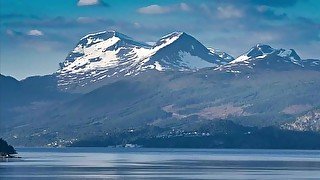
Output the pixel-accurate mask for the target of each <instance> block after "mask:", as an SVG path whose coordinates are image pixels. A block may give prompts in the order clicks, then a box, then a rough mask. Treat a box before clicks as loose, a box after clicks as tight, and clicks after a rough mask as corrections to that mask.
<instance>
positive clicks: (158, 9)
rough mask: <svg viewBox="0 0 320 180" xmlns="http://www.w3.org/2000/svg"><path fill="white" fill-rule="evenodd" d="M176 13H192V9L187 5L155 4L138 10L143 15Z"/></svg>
mask: <svg viewBox="0 0 320 180" xmlns="http://www.w3.org/2000/svg"><path fill="white" fill-rule="evenodd" d="M174 11H175V12H177V11H191V7H190V6H189V5H188V4H186V3H180V4H174V5H171V6H160V5H157V4H153V5H150V6H146V7H142V8H139V9H138V12H139V13H141V14H166V13H170V12H174Z"/></svg>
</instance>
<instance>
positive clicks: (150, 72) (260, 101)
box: [0, 31, 320, 147]
mask: <svg viewBox="0 0 320 180" xmlns="http://www.w3.org/2000/svg"><path fill="white" fill-rule="evenodd" d="M319 77H320V60H318V59H302V58H301V57H300V56H299V55H298V54H297V53H296V52H295V50H293V49H289V50H285V49H275V48H272V47H271V46H269V45H263V44H257V45H256V46H254V47H252V48H251V49H250V50H249V51H248V52H247V53H244V54H242V55H240V56H239V57H237V58H233V57H232V56H230V55H229V54H227V53H225V52H222V51H218V50H216V49H214V48H207V47H205V46H204V45H203V44H201V43H200V42H199V41H198V40H196V39H195V38H194V37H192V36H190V35H188V34H186V33H184V32H173V33H171V34H169V35H166V36H164V37H162V38H160V40H158V41H157V42H156V43H155V44H154V45H148V44H146V43H143V42H139V41H135V40H133V39H132V38H130V37H128V36H126V35H124V34H121V33H119V32H116V31H105V32H100V33H95V34H89V35H87V36H84V37H83V38H81V39H80V41H79V43H78V44H77V45H76V47H75V48H74V49H73V50H72V51H71V52H70V53H69V54H68V56H67V57H66V59H65V60H64V61H63V62H62V63H60V69H59V70H58V71H57V72H55V73H53V74H51V75H47V76H35V77H29V78H27V79H24V80H21V81H17V80H16V79H14V78H12V77H8V76H3V75H1V76H0V84H1V86H0V96H1V100H0V108H1V112H0V113H1V114H0V118H1V127H0V136H1V137H4V138H5V139H6V140H8V141H9V142H10V143H12V144H14V145H29V146H34V145H36V146H38V145H48V146H58V145H71V144H72V143H76V142H80V141H83V140H86V139H88V138H94V137H103V138H102V139H105V138H106V136H107V137H108V138H107V139H109V140H110V138H111V139H112V138H114V137H115V136H121V137H124V136H125V137H126V138H124V139H122V140H119V139H118V140H117V141H116V142H125V141H126V142H129V141H130V142H133V141H135V142H140V141H138V140H137V139H134V140H133V139H130V140H129V139H128V137H131V136H129V135H127V134H126V133H127V132H128V131H130V132H131V131H136V130H139V132H141V133H140V134H139V135H137V136H136V137H138V136H139V137H140V138H154V137H172V133H173V134H175V135H177V136H189V135H190V133H191V134H194V132H196V134H197V136H198V133H201V134H203V133H204V135H205V136H207V134H212V133H214V132H220V133H225V130H227V129H228V130H230V131H228V132H229V133H231V132H236V133H247V131H248V129H250V128H251V127H253V126H254V127H257V128H261V127H270V126H272V127H274V128H277V129H278V130H277V131H276V132H278V131H286V130H290V131H303V132H315V133H319V129H320V121H319V110H320V93H319V89H320V78H319ZM222 121H223V122H230V123H225V124H223V126H221V124H219V122H222ZM212 123H213V124H212ZM215 123H218V124H219V125H217V124H215ZM208 124H210V127H211V128H212V129H210V131H209V130H208V129H207V128H205V127H206V126H207V125H208ZM249 127H250V128H249ZM221 128H223V129H221ZM231 129H232V130H231ZM235 129H237V130H235ZM142 132H143V133H142ZM176 132H179V133H176ZM259 132H260V131H259ZM272 132H274V131H272ZM112 134H113V135H112ZM262 134H263V135H265V134H268V133H265V132H263V133H262ZM111 136H112V137H111ZM215 136H216V135H215ZM218 136H220V135H218ZM307 136H309V134H308V135H307ZM276 137H277V136H274V138H276ZM303 137H305V136H303ZM313 137H314V136H313ZM256 138H258V137H256ZM227 139H228V138H227ZM224 140H226V139H224ZM272 141H273V140H272ZM113 142H115V141H113ZM143 142H145V141H143ZM148 143H150V142H149V140H148ZM228 143H229V142H226V144H228ZM316 143H319V142H316ZM100 144H101V143H100ZM102 144H106V143H102ZM107 144H108V143H107ZM111 144H112V143H111ZM151 144H152V143H151ZM311 144H312V143H311ZM248 146H249V145H248ZM250 146H251V144H250ZM316 146H317V145H316ZM208 147H216V146H208ZM219 147H220V146H219ZM241 147H242V146H241ZM254 147H256V146H254ZM257 147H259V146H257ZM290 147H293V146H290ZM310 147H311V146H310ZM317 147H318V146H317ZM319 147H320V145H319Z"/></svg>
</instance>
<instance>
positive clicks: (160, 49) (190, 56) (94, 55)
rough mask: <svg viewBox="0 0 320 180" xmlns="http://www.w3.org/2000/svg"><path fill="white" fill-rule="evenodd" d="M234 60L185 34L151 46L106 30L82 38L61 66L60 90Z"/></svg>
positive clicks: (178, 33) (167, 36)
mask: <svg viewBox="0 0 320 180" xmlns="http://www.w3.org/2000/svg"><path fill="white" fill-rule="evenodd" d="M224 58H225V59H224ZM231 58H232V57H231V56H229V55H227V54H226V53H223V52H218V53H216V52H214V51H209V50H208V49H207V48H206V47H204V46H203V45H202V44H201V43H200V42H199V41H197V40H196V39H195V38H193V37H192V36H190V35H188V34H186V33H184V32H173V33H171V34H168V35H166V36H163V37H162V38H160V40H158V41H157V42H156V43H155V44H154V45H153V46H151V45H148V44H146V43H143V42H138V41H135V40H133V39H132V38H131V37H128V36H126V35H124V34H121V33H119V32H116V31H103V32H99V33H93V34H88V35H86V36H84V37H83V38H81V39H80V42H79V43H78V44H77V45H76V47H75V48H74V49H73V50H72V51H71V52H70V53H69V55H68V56H67V58H66V59H65V61H64V62H63V63H60V69H59V70H58V71H57V73H58V77H59V87H62V89H68V88H70V86H85V85H87V84H90V83H95V82H97V81H101V80H103V79H105V78H108V77H124V76H131V75H137V74H139V73H141V72H143V71H146V70H148V69H154V70H157V71H165V70H179V71H181V70H194V69H200V68H204V67H217V66H218V65H221V64H225V63H227V62H229V61H231ZM225 61H226V62H225Z"/></svg>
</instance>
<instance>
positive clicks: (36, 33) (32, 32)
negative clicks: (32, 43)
mask: <svg viewBox="0 0 320 180" xmlns="http://www.w3.org/2000/svg"><path fill="white" fill-rule="evenodd" d="M28 35H29V36H43V32H42V31H39V30H37V29H32V30H30V31H29V32H28Z"/></svg>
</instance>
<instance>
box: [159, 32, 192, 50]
mask: <svg viewBox="0 0 320 180" xmlns="http://www.w3.org/2000/svg"><path fill="white" fill-rule="evenodd" d="M186 35H187V34H186V33H185V32H180V31H175V32H172V33H170V34H167V35H165V36H163V37H161V38H160V40H159V41H157V42H156V44H155V45H154V46H159V47H160V46H163V45H167V44H171V43H173V42H174V41H176V40H178V39H180V38H181V37H182V36H186ZM187 36H190V35H187Z"/></svg>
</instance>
